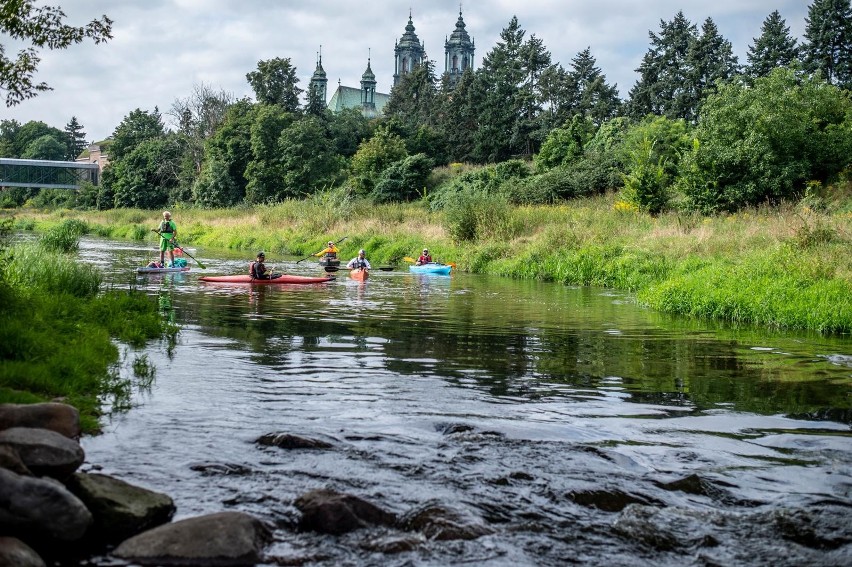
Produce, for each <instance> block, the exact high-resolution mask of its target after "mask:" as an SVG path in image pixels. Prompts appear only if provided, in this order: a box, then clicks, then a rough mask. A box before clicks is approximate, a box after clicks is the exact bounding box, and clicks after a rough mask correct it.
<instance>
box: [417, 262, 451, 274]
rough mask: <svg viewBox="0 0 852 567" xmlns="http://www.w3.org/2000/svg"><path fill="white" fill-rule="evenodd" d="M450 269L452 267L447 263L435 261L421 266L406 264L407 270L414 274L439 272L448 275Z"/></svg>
mask: <svg viewBox="0 0 852 567" xmlns="http://www.w3.org/2000/svg"><path fill="white" fill-rule="evenodd" d="M452 269H453V267H452V266H450V265H449V264H439V263H437V262H432V263H429V264H423V265H422V266H415V265H413V264H412V265H411V266H408V270H409V271H410V272H413V273H415V274H441V275H445V276H448V275H450V270H452Z"/></svg>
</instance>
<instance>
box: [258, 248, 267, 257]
mask: <svg viewBox="0 0 852 567" xmlns="http://www.w3.org/2000/svg"><path fill="white" fill-rule="evenodd" d="M257 257H258V258H266V254H264V253H263V251H262V250H261V251H260V252H258V253H257Z"/></svg>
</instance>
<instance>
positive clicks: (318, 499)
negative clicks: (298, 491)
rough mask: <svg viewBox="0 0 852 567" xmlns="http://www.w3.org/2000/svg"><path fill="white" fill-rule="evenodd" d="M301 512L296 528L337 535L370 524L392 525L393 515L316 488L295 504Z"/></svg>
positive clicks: (362, 502)
mask: <svg viewBox="0 0 852 567" xmlns="http://www.w3.org/2000/svg"><path fill="white" fill-rule="evenodd" d="M295 505H296V508H298V509H299V511H300V512H302V517H301V519H300V520H299V528H301V529H303V530H311V531H315V532H321V533H326V534H334V535H340V534H344V533H346V532H351V531H353V530H357V529H359V528H365V527H367V526H370V525H386V526H389V525H393V524H394V522H396V516H395V515H394V514H392V513H391V512H386V511H385V510H382V509H381V508H379V507H378V506H376V505H375V504H371V503H370V502H367V501H366V500H362V499H361V498H358V497H357V496H352V495H351V494H343V493H342V492H337V491H335V490H328V489H319V490H312V491H310V492H306V493H305V494H303V495H301V496H299V497H298V498H297V499H296V502H295Z"/></svg>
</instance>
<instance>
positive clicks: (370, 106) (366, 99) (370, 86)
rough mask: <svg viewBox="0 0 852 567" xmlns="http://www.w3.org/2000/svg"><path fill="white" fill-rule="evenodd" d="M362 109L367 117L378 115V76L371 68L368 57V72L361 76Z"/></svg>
mask: <svg viewBox="0 0 852 567" xmlns="http://www.w3.org/2000/svg"><path fill="white" fill-rule="evenodd" d="M361 108H362V111H363V112H364V114H365V115H375V113H376V75H375V73H373V70H372V69H371V68H370V57H369V56H368V57H367V70H366V71H364V74H363V75H361Z"/></svg>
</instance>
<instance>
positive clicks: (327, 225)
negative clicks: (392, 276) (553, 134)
mask: <svg viewBox="0 0 852 567" xmlns="http://www.w3.org/2000/svg"><path fill="white" fill-rule="evenodd" d="M838 211H840V212H838ZM173 213H174V218H175V219H176V221H177V223H178V227H179V229H178V230H179V235H180V238H179V241H180V242H181V243H183V244H191V245H192V246H194V247H200V248H203V247H215V248H225V249H232V250H243V251H246V257H247V258H250V257H251V256H253V255H254V252H256V251H257V250H260V249H263V250H265V251H266V253H267V258H270V259H273V258H274V256H278V255H292V256H307V255H309V254H311V253H313V252H316V251H318V250H321V249H322V248H323V246H324V244H325V242H326V241H327V240H329V239H332V240H339V239H341V238H343V237H346V239H345V240H344V241H343V242H341V243H340V244H339V247H340V248H341V255H342V256H343V257H344V258H347V257H351V256H354V255H355V253H356V252H357V250H358V249H359V248H364V249H366V250H367V251H368V257H369V258H370V260H371V261H372V262H373V263H400V264H402V263H404V261H403V258H405V257H415V256H417V255H418V253H419V251H420V250H421V249H422V248H423V247H424V246H426V247H428V248H429V249H430V251H431V253H432V255H433V257H434V258H435V259H436V260H438V261H444V262H454V263H455V264H456V265H457V266H458V269H460V270H464V271H469V272H473V273H481V274H494V275H502V276H507V277H513V278H523V279H537V280H542V281H554V282H558V283H562V284H566V285H594V286H604V287H611V288H615V289H621V290H629V291H632V292H635V293H636V297H637V299H638V301H639V302H641V303H642V304H643V305H646V306H648V307H651V308H653V309H657V310H660V311H663V312H668V313H675V314H683V315H688V316H691V317H698V318H706V319H714V320H722V321H728V322H733V323H742V324H756V325H760V326H765V327H770V328H778V329H805V330H812V331H818V332H822V333H850V332H852V255H850V254H848V250H849V246H850V244H852V212H850V211H849V210H848V207H846V208H838V209H837V211H834V212H832V211H825V210H820V209H818V208H815V207H814V208H810V207H807V206H804V205H796V206H794V205H789V206H784V207H772V208H770V207H766V208H760V209H750V210H746V211H743V212H740V213H737V214H732V215H724V216H714V217H702V216H699V215H692V214H678V213H668V214H663V215H660V216H656V217H655V216H650V215H646V214H643V213H640V212H638V211H635V210H633V209H631V208H630V207H627V206H624V204H623V203H619V202H617V201H616V197H615V196H614V195H606V196H598V197H594V198H589V199H579V200H576V201H573V202H571V203H570V204H566V205H560V206H549V207H506V206H494V207H480V208H479V209H476V210H474V211H472V214H471V216H470V218H468V219H466V220H465V221H464V222H467V223H469V225H470V226H468V227H467V228H472V230H471V231H469V234H470V235H471V236H472V239H471V240H468V241H464V242H454V241H453V240H452V238H451V237H450V234H453V233H457V231H455V230H454V228H457V227H456V226H454V225H453V224H452V223H454V222H455V223H458V222H460V221H459V220H458V219H455V220H454V219H447V218H446V217H445V216H444V215H443V214H441V213H435V212H432V211H430V210H429V209H428V208H427V206H426V205H424V204H422V203H414V204H393V205H379V206H377V205H373V204H370V203H366V202H359V201H349V202H344V203H334V204H332V203H325V202H321V201H316V200H309V201H289V202H285V203H281V204H277V205H271V206H263V207H251V208H235V209H218V210H196V209H186V210H176V211H173ZM6 214H7V215H8V214H14V215H15V216H16V227H17V228H19V229H37V230H42V229H44V228H47V227H49V226H52V225H54V224H56V223H57V222H59V221H61V220H63V219H67V218H76V219H80V220H82V221H84V222H85V223H86V225H87V226H88V229H89V230H90V231H91V232H92V233H94V234H98V235H101V236H108V237H111V238H129V239H136V240H140V241H147V240H150V241H151V242H152V243H153V241H154V235H153V233H151V232H150V228H151V227H152V226H153V225H155V224H156V222H157V220H158V219H159V217H160V212H159V211H141V210H128V209H121V210H110V211H90V212H81V211H67V210H65V211H53V212H41V211H35V210H27V209H22V210H17V211H14V212H8V213H6ZM152 247H153V244H152Z"/></svg>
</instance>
